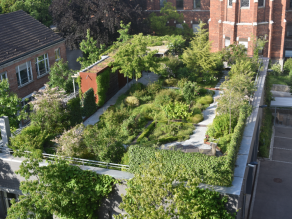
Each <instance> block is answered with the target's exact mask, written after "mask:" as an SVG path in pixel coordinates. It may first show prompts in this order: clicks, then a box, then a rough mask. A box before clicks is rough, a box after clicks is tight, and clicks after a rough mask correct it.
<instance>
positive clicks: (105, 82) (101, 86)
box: [96, 68, 111, 107]
mask: <svg viewBox="0 0 292 219" xmlns="http://www.w3.org/2000/svg"><path fill="white" fill-rule="evenodd" d="M110 72H111V70H110V69H109V68H107V69H106V70H104V71H103V72H102V73H101V74H99V75H98V76H97V77H96V84H97V95H98V103H97V105H98V106H99V107H101V106H102V105H103V104H104V103H105V100H106V92H107V91H108V88H109V82H110Z"/></svg>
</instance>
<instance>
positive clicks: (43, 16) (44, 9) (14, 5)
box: [0, 0, 52, 26]
mask: <svg viewBox="0 0 292 219" xmlns="http://www.w3.org/2000/svg"><path fill="white" fill-rule="evenodd" d="M51 2H52V0H1V1H0V13H3V14H5V13H10V12H13V11H18V10H23V11H25V12H26V13H28V14H29V15H31V16H32V17H34V18H35V19H37V20H38V21H40V22H41V23H43V24H44V25H46V26H49V25H51V24H52V17H51V15H50V14H49V6H50V4H51Z"/></svg>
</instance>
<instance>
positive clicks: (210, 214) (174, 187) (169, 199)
mask: <svg viewBox="0 0 292 219" xmlns="http://www.w3.org/2000/svg"><path fill="white" fill-rule="evenodd" d="M164 165H165V164H164V162H163V157H162V155H161V154H159V153H156V159H155V160H152V161H151V163H150V164H149V165H148V166H147V167H146V166H145V168H144V169H143V170H142V172H141V173H140V174H135V176H134V178H132V179H131V180H129V181H128V183H127V185H128V189H127V193H126V195H125V196H124V195H122V198H123V202H122V203H121V204H120V208H122V209H124V210H125V211H126V212H127V213H126V214H125V215H119V216H118V217H116V218H125V217H127V218H157V219H170V218H186V219H191V218H225V219H231V218H235V217H234V215H232V214H229V213H228V212H227V210H226V209H225V205H224V204H225V203H227V201H228V198H227V197H221V196H220V193H218V192H215V191H210V190H208V189H206V190H205V189H199V188H198V184H199V183H200V179H198V178H197V177H196V176H195V175H192V176H190V175H189V173H187V171H185V167H184V166H180V167H178V166H174V167H173V171H172V172H171V173H164V172H163V171H162V170H163V167H164Z"/></svg>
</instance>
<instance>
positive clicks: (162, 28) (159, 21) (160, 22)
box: [149, 2, 193, 37]
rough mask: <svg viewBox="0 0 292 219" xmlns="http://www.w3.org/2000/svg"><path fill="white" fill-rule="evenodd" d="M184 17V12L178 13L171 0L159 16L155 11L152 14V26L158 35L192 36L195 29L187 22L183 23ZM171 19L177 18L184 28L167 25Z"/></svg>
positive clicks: (150, 19)
mask: <svg viewBox="0 0 292 219" xmlns="http://www.w3.org/2000/svg"><path fill="white" fill-rule="evenodd" d="M183 19H184V16H183V14H181V13H178V12H177V10H176V8H175V7H174V6H172V3H171V2H167V3H165V4H164V7H163V8H161V10H160V15H159V16H157V14H156V13H154V12H152V13H151V14H150V16H149V21H150V28H151V30H152V31H153V32H155V34H156V35H158V36H164V35H173V34H175V35H184V36H185V37H190V36H192V35H193V31H192V29H191V28H189V26H188V25H187V24H185V23H183ZM170 20H175V21H176V22H177V23H179V24H182V27H183V28H176V26H169V25H167V22H168V21H170Z"/></svg>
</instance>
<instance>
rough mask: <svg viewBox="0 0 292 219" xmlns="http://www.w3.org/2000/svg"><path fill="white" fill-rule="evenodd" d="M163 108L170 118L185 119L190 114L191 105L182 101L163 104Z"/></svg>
mask: <svg viewBox="0 0 292 219" xmlns="http://www.w3.org/2000/svg"><path fill="white" fill-rule="evenodd" d="M162 109H163V111H164V112H165V114H166V117H167V118H168V119H185V118H187V117H189V116H190V113H189V106H188V105H186V104H184V103H182V102H175V103H169V104H167V105H163V106H162Z"/></svg>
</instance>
